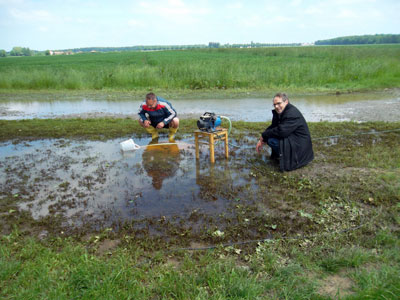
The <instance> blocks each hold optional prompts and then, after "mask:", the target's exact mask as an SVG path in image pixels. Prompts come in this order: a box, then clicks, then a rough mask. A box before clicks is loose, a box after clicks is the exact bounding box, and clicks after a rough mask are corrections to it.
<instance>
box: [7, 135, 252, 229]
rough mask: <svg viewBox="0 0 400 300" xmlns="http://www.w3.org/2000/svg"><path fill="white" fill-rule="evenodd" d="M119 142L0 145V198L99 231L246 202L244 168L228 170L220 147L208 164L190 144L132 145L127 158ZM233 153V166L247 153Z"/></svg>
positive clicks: (206, 213)
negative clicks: (197, 156) (239, 198)
mask: <svg viewBox="0 0 400 300" xmlns="http://www.w3.org/2000/svg"><path fill="white" fill-rule="evenodd" d="M121 141H123V139H118V140H109V141H105V142H99V141H76V140H65V139H51V140H36V141H29V142H23V143H18V144H13V143H11V142H5V143H0V173H1V174H2V176H1V177H0V198H1V197H13V198H15V199H16V200H17V201H18V203H19V209H20V210H26V211H29V212H30V213H31V215H32V216H33V218H35V219H40V218H42V217H46V216H57V215H58V216H60V217H61V218H62V219H63V222H64V225H68V226H71V225H72V226H74V227H80V226H82V225H88V224H89V225H90V226H92V227H94V228H103V227H105V226H112V224H121V223H124V222H129V221H133V220H134V221H140V220H143V219H146V218H151V219H154V220H157V219H160V218H164V217H177V218H191V217H193V216H194V215H197V216H199V215H203V216H217V215H218V214H221V213H223V214H227V215H229V209H228V207H230V206H232V205H234V204H236V202H235V199H238V197H242V196H243V195H242V194H241V192H238V191H239V190H241V189H244V187H246V186H247V187H250V185H251V184H252V183H251V179H248V180H247V179H244V178H246V174H248V172H249V171H248V170H247V169H246V168H245V166H243V167H242V168H241V171H240V172H237V171H235V170H237V169H235V170H233V169H231V167H230V164H229V163H228V161H227V160H226V159H225V158H224V157H223V153H224V151H223V145H222V144H221V145H219V144H217V149H216V163H215V165H211V164H210V163H209V158H208V149H206V148H203V149H202V151H201V157H200V160H196V159H195V157H194V145H193V144H192V143H193V141H192V140H191V139H186V140H182V141H178V143H177V144H176V145H162V144H161V145H154V144H151V143H149V142H150V140H149V139H136V140H135V142H136V143H137V144H139V145H142V147H141V148H140V149H138V150H134V151H130V152H122V150H121V149H120V145H119V143H120V142H121ZM241 151H247V150H246V149H245V148H244V149H242V150H241ZM248 151H251V152H252V153H253V152H254V149H248ZM232 154H233V155H236V157H237V158H236V159H235V161H236V164H235V166H236V167H237V166H238V165H240V164H241V163H243V164H245V160H244V158H242V159H240V157H246V155H243V153H240V152H238V151H237V153H236V154H234V153H232ZM221 186H225V187H226V189H225V188H222V189H221ZM200 219H202V220H203V221H204V217H202V218H200ZM203 221H200V223H201V222H203Z"/></svg>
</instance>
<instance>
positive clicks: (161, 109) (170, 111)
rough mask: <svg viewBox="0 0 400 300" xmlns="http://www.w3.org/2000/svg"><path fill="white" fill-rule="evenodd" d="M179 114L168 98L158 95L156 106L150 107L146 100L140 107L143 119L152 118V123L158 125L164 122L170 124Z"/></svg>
mask: <svg viewBox="0 0 400 300" xmlns="http://www.w3.org/2000/svg"><path fill="white" fill-rule="evenodd" d="M176 116H177V114H176V111H175V109H174V108H173V107H172V105H171V103H169V102H168V101H167V100H165V99H163V98H161V97H158V96H157V106H156V108H149V107H148V106H147V105H146V101H144V102H142V104H141V105H140V108H139V117H140V118H141V119H142V121H145V120H150V122H151V125H152V126H154V127H156V126H157V124H158V123H160V122H164V124H165V125H168V124H169V123H170V122H171V121H172V119H173V118H175V117H176Z"/></svg>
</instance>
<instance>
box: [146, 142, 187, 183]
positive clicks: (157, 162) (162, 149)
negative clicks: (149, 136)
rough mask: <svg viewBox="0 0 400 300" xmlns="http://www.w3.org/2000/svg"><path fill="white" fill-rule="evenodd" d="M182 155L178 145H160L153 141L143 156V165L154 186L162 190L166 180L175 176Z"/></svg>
mask: <svg viewBox="0 0 400 300" xmlns="http://www.w3.org/2000/svg"><path fill="white" fill-rule="evenodd" d="M180 162H181V155H180V151H179V147H178V145H177V144H170V143H167V144H162V143H161V144H159V143H158V139H156V140H153V141H151V142H150V143H149V144H148V146H147V147H146V149H145V150H144V151H143V154H142V165H143V168H144V169H145V170H146V172H147V175H148V176H149V177H151V178H152V185H153V187H154V188H155V189H156V190H160V189H161V187H162V184H163V181H164V179H166V178H168V177H172V176H175V174H176V171H177V170H178V169H179V164H180Z"/></svg>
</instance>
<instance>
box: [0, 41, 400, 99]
mask: <svg viewBox="0 0 400 300" xmlns="http://www.w3.org/2000/svg"><path fill="white" fill-rule="evenodd" d="M399 54H400V46H399V45H367V46H320V47H272V48H254V49H193V50H185V51H158V52H120V53H95V54H93V53H91V54H76V55H71V56H47V57H18V58H13V57H8V58H5V59H2V60H1V61H0V89H3V90H127V91H135V90H136V91H137V90H140V91H146V90H149V89H157V90H166V91H168V90H170V91H179V90H180V91H182V90H208V89H216V90H227V89H228V90H235V89H247V90H252V91H260V90H264V91H276V90H280V89H282V88H283V87H284V89H285V90H286V91H290V92H293V91H296V90H301V91H348V90H351V91H355V90H366V89H369V90H371V89H382V88H391V87H398V86H399V83H400V60H399V57H400V55H399Z"/></svg>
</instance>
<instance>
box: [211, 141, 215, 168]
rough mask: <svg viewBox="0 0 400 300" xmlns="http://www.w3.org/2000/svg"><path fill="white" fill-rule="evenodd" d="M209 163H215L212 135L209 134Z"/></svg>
mask: <svg viewBox="0 0 400 300" xmlns="http://www.w3.org/2000/svg"><path fill="white" fill-rule="evenodd" d="M210 161H211V162H212V163H214V162H215V157H214V134H210Z"/></svg>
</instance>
